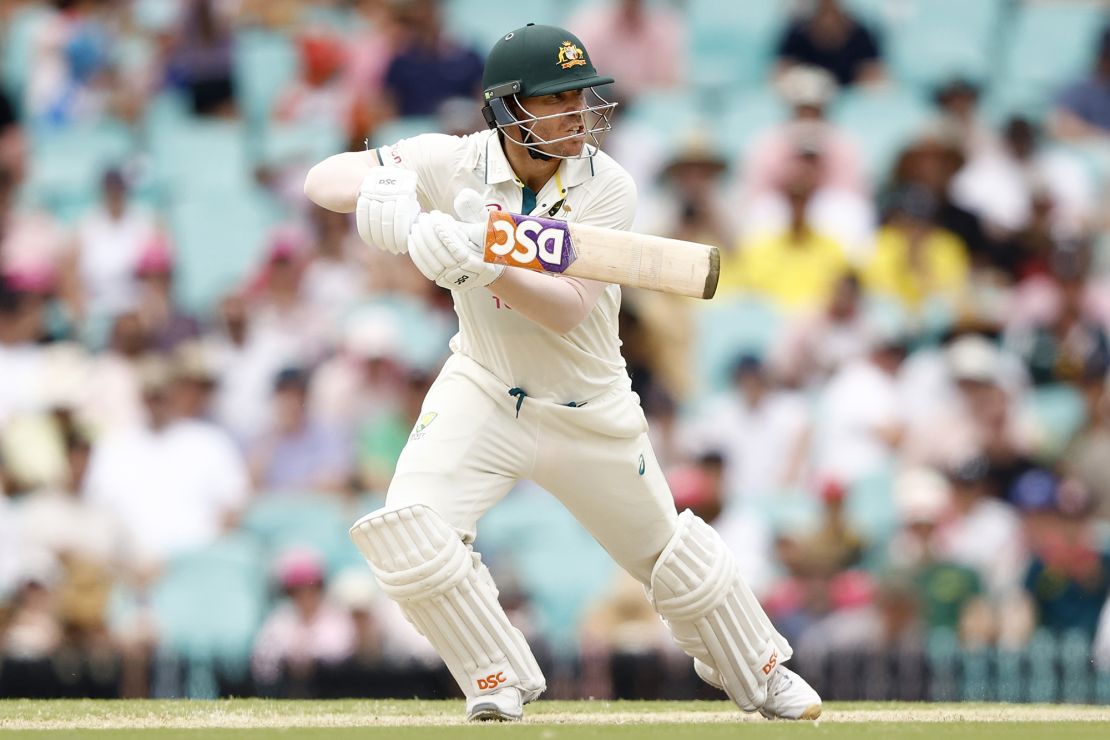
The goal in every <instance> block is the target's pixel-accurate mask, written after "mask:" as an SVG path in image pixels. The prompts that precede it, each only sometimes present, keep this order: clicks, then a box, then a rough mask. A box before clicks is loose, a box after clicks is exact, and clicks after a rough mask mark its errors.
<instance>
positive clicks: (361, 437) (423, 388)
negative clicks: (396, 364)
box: [355, 370, 433, 492]
mask: <svg viewBox="0 0 1110 740" xmlns="http://www.w3.org/2000/svg"><path fill="white" fill-rule="evenodd" d="M432 380H433V378H432V376H431V375H429V374H427V373H424V372H421V371H419V370H414V371H411V372H409V374H408V377H406V378H405V384H404V388H403V390H402V394H401V402H400V404H399V405H398V406H397V407H396V408H394V409H392V410H390V412H388V413H387V414H384V415H380V416H377V417H375V418H374V419H372V420H370V421H368V422H366V423H364V424H361V425H359V427H358V430H357V432H356V434H357V437H356V440H355V445H356V456H357V467H358V477H359V483H360V488H361V489H362V490H365V491H383V492H384V491H385V490H386V489H387V488H388V487H389V481H390V480H391V479H392V478H393V471H394V469H395V468H396V466H397V459H398V458H399V457H400V456H401V450H402V449H403V448H404V446H405V443H406V442H408V439H409V434H410V433H417V432H418V431H419V427H420V425H421V424H427V423H429V420H428V419H426V418H425V417H422V416H421V414H420V410H421V404H422V403H423V402H424V396H425V394H427V392H428V389H429V388H430V387H431V384H432ZM414 427H415V428H416V431H414Z"/></svg>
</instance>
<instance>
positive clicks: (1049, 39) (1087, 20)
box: [996, 1, 1107, 103]
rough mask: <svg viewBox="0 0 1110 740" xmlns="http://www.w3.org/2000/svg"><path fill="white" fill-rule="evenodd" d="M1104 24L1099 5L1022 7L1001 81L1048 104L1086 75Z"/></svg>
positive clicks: (1006, 50)
mask: <svg viewBox="0 0 1110 740" xmlns="http://www.w3.org/2000/svg"><path fill="white" fill-rule="evenodd" d="M1106 20H1107V13H1106V11H1105V10H1104V9H1103V7H1102V4H1101V3H1097V2H1078V1H1077V2H1067V3H1021V4H1020V5H1019V6H1018V8H1017V11H1016V17H1015V19H1014V23H1013V27H1012V28H1011V29H1010V31H1009V33H1008V38H1007V43H1006V48H1005V51H1004V57H1003V71H1002V76H1001V78H1000V79H999V80H996V81H1002V82H1004V83H1005V84H1007V85H1013V86H1015V87H1024V88H1026V89H1027V90H1029V91H1031V92H1032V93H1035V94H1038V95H1039V96H1040V98H1039V99H1040V101H1041V102H1042V103H1047V102H1048V101H1049V100H1051V98H1052V96H1053V95H1055V94H1056V92H1058V90H1059V89H1060V87H1061V86H1063V85H1064V84H1066V83H1068V82H1070V81H1072V80H1076V79H1078V78H1079V77H1081V76H1082V75H1084V74H1085V73H1086V71H1087V69H1088V68H1089V67H1090V64H1091V62H1092V60H1093V58H1094V52H1095V47H1096V43H1097V40H1098V35H1099V34H1100V33H1101V31H1102V29H1103V27H1104V25H1105V23H1106Z"/></svg>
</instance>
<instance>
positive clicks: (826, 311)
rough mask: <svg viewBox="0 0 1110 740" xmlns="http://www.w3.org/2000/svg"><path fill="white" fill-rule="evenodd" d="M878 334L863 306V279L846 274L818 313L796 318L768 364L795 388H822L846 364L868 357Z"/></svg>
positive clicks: (852, 274) (855, 274)
mask: <svg viewBox="0 0 1110 740" xmlns="http://www.w3.org/2000/svg"><path fill="white" fill-rule="evenodd" d="M875 332H876V327H875V326H874V324H873V322H872V321H871V320H870V319H869V318H868V317H867V315H866V312H865V311H864V308H863V305H862V290H861V286H860V279H859V276H858V274H857V273H855V272H845V273H843V274H842V275H841V277H840V279H839V280H837V282H836V285H835V287H834V288H833V292H832V295H831V296H830V297H829V300H828V303H827V304H826V305H825V306H824V307H823V308H822V309H821V310H819V311H816V312H813V313H807V314H803V315H799V316H796V317H794V318H793V319H792V320H791V322H790V324H789V325H788V326H787V329H786V331H785V332H783V333H782V334H781V335H780V336H779V339H778V341H777V344H776V345H775V346H774V347H773V349H772V355H771V359H770V362H769V364H770V365H771V367H772V368H773V370H774V372H776V373H777V374H779V375H780V376H781V377H782V378H783V381H784V382H785V383H786V384H787V385H789V386H792V387H795V388H820V387H821V386H822V385H823V384H824V383H825V381H827V380H828V378H829V377H830V376H832V375H833V374H834V373H835V372H836V371H837V370H839V369H840V368H841V367H842V366H843V365H844V364H845V363H848V362H851V361H853V360H856V359H858V358H860V357H863V356H864V355H866V354H867V352H868V349H869V347H870V346H871V341H872V337H873V336H874V334H875Z"/></svg>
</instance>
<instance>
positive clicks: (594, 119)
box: [482, 23, 617, 159]
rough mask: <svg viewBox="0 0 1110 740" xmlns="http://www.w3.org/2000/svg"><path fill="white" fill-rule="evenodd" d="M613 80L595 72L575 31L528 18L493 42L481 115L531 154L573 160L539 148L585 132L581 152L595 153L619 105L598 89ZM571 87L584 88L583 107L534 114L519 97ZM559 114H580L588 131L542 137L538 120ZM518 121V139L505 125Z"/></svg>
mask: <svg viewBox="0 0 1110 740" xmlns="http://www.w3.org/2000/svg"><path fill="white" fill-rule="evenodd" d="M612 82H613V78H612V77H603V76H601V75H599V74H598V73H597V70H596V69H595V68H594V65H593V62H592V61H591V60H590V56H589V54H588V53H586V47H585V45H583V43H582V41H581V40H580V39H579V38H578V37H577V36H575V35H574V34H573V33H571V32H570V31H567V30H566V29H563V28H559V27H557V26H537V25H536V24H534V23H529V24H528V25H526V26H524V27H523V28H518V29H516V30H515V31H510V32H509V33H507V34H505V35H504V36H502V37H501V38H500V39H499V40H498V42H497V43H496V44H494V45H493V49H492V50H491V51H490V53H489V57H488V58H487V59H486V66H485V70H484V72H483V73H482V94H483V98H484V99H485V106H484V107H483V108H482V115H483V116H484V117H485V120H486V125H488V126H489V127H490V128H495V129H498V130H499V131H501V132H502V133H503V134H504V135H505V136H506V137H507V138H508V139H510V140H511V141H513V142H515V143H517V144H520V145H521V146H524V147H527V148H528V149H529V150H530V152H531V153H532V154H533V156H537V155H538V156H540V157H542V158H549V157H553V156H554V157H559V158H561V159H569V158H570V157H560V156H559V155H549V154H547V153H545V152H543V151H541V150H540V149H539V147H540V146H542V145H544V144H553V143H556V142H560V141H565V140H567V139H572V138H575V136H582V137H583V139H584V142H583V143H584V146H583V147H582V153H581V154H580V155H579V156H580V157H592V156H593V155H594V154H596V153H597V150H598V149H599V148H600V146H601V137H602V136H603V135H604V134H605V132H606V131H608V130H609V129H610V128H611V125H610V121H609V117H610V114H611V113H612V111H613V108H615V107H616V105H617V104H616V103H611V102H609V101H608V100H606V99H605V98H603V97H602V96H601V95H600V94H599V93H598V92H597V90H595V89H594V88H595V87H596V86H598V85H608V84H611V83H612ZM570 90H584V91H585V94H586V101H587V102H586V105H585V107H583V108H580V109H579V110H577V111H571V112H569V113H556V114H552V115H548V116H533V115H532V114H530V113H529V112H528V111H527V110H526V109H525V108H524V106H523V105H521V103H520V100H521V98H531V97H536V96H540V95H554V94H556V93H561V92H567V91H570ZM560 116H581V117H582V121H583V128H584V132H583V133H582V134H575V135H570V136H564V137H560V138H557V139H544V138H542V137H540V136H538V135H537V134H536V133H535V131H534V130H533V127H534V125H535V124H536V123H537V122H539V121H542V120H546V119H552V118H558V117H560ZM516 126H519V127H520V128H519V131H520V135H519V138H518V137H516V136H513V133H512V132H510V131H507V130H506V129H507V128H511V127H516Z"/></svg>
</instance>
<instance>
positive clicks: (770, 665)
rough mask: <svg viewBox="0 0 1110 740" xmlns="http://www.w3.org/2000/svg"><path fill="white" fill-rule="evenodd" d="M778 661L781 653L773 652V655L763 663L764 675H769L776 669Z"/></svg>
mask: <svg viewBox="0 0 1110 740" xmlns="http://www.w3.org/2000/svg"><path fill="white" fill-rule="evenodd" d="M778 662H779V654H778V653H777V652H773V653H771V657H770V658H768V660H767V662H766V663H764V664H763V675H764V676H766V675H769V674H770V673H771V671H773V670H775V666H776V665H778Z"/></svg>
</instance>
